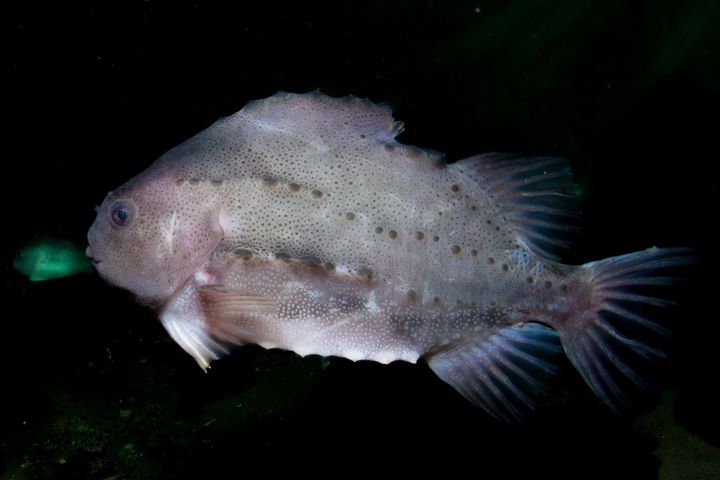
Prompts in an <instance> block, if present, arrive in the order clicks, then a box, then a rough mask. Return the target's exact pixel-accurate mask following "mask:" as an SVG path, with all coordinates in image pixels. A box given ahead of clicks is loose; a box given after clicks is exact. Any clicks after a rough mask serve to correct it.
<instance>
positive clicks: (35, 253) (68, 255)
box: [13, 238, 93, 282]
mask: <svg viewBox="0 0 720 480" xmlns="http://www.w3.org/2000/svg"><path fill="white" fill-rule="evenodd" d="M13 266H14V267H15V270H17V271H18V272H20V273H22V274H24V275H27V276H28V277H29V278H30V281H33V282H39V281H42V280H52V279H54V278H62V277H67V276H70V275H75V274H76V273H80V272H88V273H89V272H92V270H93V269H92V265H91V264H90V260H88V259H87V258H86V257H85V252H84V250H83V248H81V247H79V246H78V245H76V244H74V243H72V242H70V241H68V240H58V239H54V238H43V239H41V240H38V241H35V242H32V243H29V244H28V245H26V246H24V247H23V248H21V249H20V251H19V252H18V253H17V255H15V258H14V259H13Z"/></svg>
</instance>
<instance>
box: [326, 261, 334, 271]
mask: <svg viewBox="0 0 720 480" xmlns="http://www.w3.org/2000/svg"><path fill="white" fill-rule="evenodd" d="M325 268H327V269H328V270H335V264H334V263H332V262H327V263H326V264H325Z"/></svg>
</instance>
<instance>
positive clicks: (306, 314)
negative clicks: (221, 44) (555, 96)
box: [88, 93, 587, 367]
mask: <svg viewBox="0 0 720 480" xmlns="http://www.w3.org/2000/svg"><path fill="white" fill-rule="evenodd" d="M400 128H401V127H399V125H398V124H396V123H395V122H394V121H393V119H392V116H391V113H390V111H389V109H388V108H387V107H384V106H379V105H375V104H372V103H371V102H369V101H367V100H360V99H357V98H353V97H347V98H343V99H336V98H331V97H327V96H325V95H322V94H319V93H314V94H305V95H295V94H285V93H280V94H277V95H275V96H273V97H270V98H268V99H265V100H261V101H255V102H252V103H250V104H248V105H247V106H246V107H245V108H243V110H241V111H240V112H238V113H237V114H235V115H233V116H231V117H228V118H225V119H222V120H219V121H218V122H216V123H215V124H214V125H212V126H211V127H210V128H208V129H207V130H205V131H203V132H201V133H199V134H198V135H196V136H195V137H193V138H191V139H189V140H188V141H186V142H184V143H183V144H181V145H179V146H177V147H176V148H174V149H172V150H170V151H169V152H168V153H166V154H165V155H163V156H162V157H161V158H160V159H159V160H158V161H156V162H155V163H154V164H153V165H152V166H151V167H150V168H149V169H148V170H146V171H145V172H143V173H142V174H141V175H139V176H138V177H136V178H134V179H133V180H131V181H130V182H128V184H126V185H125V186H123V187H121V188H120V189H118V190H116V191H115V192H112V193H111V194H110V195H109V196H108V198H107V199H106V200H105V202H104V203H103V205H102V206H101V208H100V210H99V212H98V218H97V220H96V222H95V224H94V225H93V227H92V229H91V231H90V234H89V241H90V248H89V250H88V252H89V254H90V255H91V256H93V257H96V258H97V259H99V260H101V261H100V262H99V263H98V264H97V265H96V266H97V268H98V271H99V273H100V274H101V275H102V276H103V277H104V278H106V279H107V280H108V281H109V282H110V283H112V284H115V285H117V286H119V287H122V288H125V289H128V290H130V291H132V292H133V293H135V294H136V295H137V297H138V298H139V299H140V300H141V301H143V302H145V303H148V304H151V305H154V306H156V307H157V308H159V310H160V318H161V320H162V322H163V324H164V325H165V327H166V328H167V329H168V331H169V332H170V334H171V335H172V336H173V338H174V339H175V340H176V341H177V342H178V343H179V344H180V345H181V346H182V347H183V348H184V349H185V350H187V351H188V352H189V353H190V354H192V355H193V356H194V357H195V359H196V360H197V361H198V363H200V365H201V366H203V367H206V366H207V365H208V364H209V362H210V361H211V360H213V359H215V358H217V357H218V356H219V355H220V354H221V353H223V352H224V345H225V344H227V343H247V342H254V343H260V344H261V345H264V346H266V347H275V346H277V347H281V348H287V349H292V350H295V351H296V352H298V353H300V354H310V353H317V354H323V355H339V356H344V357H347V358H350V359H353V360H359V359H372V360H377V361H381V362H385V363H387V362H390V361H393V360H396V359H402V360H407V361H416V360H417V359H418V358H419V357H420V356H422V355H432V353H433V352H436V351H441V350H444V349H448V348H451V347H453V346H456V345H458V344H460V343H472V342H475V341H478V340H481V339H483V338H485V337H487V336H488V335H490V334H491V333H492V332H494V331H496V330H498V329H499V328H502V327H504V326H507V325H510V324H513V323H518V322H520V321H523V320H527V319H528V315H529V314H530V313H532V315H534V318H535V319H539V320H541V321H546V322H547V323H551V324H552V322H553V320H552V318H555V317H556V315H554V313H553V312H555V311H557V310H564V309H567V308H571V307H572V305H573V304H575V303H577V302H578V301H582V299H583V298H586V297H587V295H586V294H584V293H583V292H582V286H583V285H585V284H586V283H587V282H586V281H585V279H583V278H581V275H582V273H581V272H578V271H577V269H574V268H573V267H567V266H561V265H558V264H555V263H553V262H550V261H541V260H540V259H539V257H537V256H536V255H534V254H533V253H531V251H530V250H529V249H528V248H526V245H525V243H524V242H523V240H522V236H521V235H519V234H518V229H517V228H516V227H517V226H516V225H515V224H514V223H513V221H512V219H511V218H509V216H508V215H507V212H506V211H505V210H504V208H503V206H502V205H500V204H499V203H498V202H497V200H495V199H494V196H493V194H492V189H491V188H490V186H488V185H483V184H482V178H479V177H478V176H477V175H473V174H472V173H471V172H472V170H473V161H472V160H471V159H468V160H466V161H461V162H457V163H456V164H453V165H450V166H445V165H444V163H443V161H442V157H441V155H439V154H437V153H434V152H428V151H423V150H420V149H418V148H416V147H412V146H406V145H402V144H400V143H398V142H396V141H395V139H394V136H395V135H396V134H397V133H399V130H400ZM471 177H472V178H471ZM118 202H125V203H124V204H123V205H125V204H127V205H130V206H131V210H132V212H131V213H132V218H131V222H130V224H129V225H125V226H117V225H115V224H113V222H112V220H111V215H112V211H113V208H115V207H116V206H117V205H118ZM561 288H562V295H561V294H560V289H561ZM573 289H576V290H577V291H578V292H579V295H580V300H578V298H575V297H572V296H568V295H567V292H568V291H572V290H573Z"/></svg>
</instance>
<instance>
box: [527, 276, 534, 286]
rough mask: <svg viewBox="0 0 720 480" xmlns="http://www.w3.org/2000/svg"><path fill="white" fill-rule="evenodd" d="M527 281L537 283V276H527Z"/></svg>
mask: <svg viewBox="0 0 720 480" xmlns="http://www.w3.org/2000/svg"><path fill="white" fill-rule="evenodd" d="M527 283H529V284H533V283H535V277H532V276H530V277H527Z"/></svg>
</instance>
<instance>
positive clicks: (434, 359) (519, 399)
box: [428, 323, 562, 423]
mask: <svg viewBox="0 0 720 480" xmlns="http://www.w3.org/2000/svg"><path fill="white" fill-rule="evenodd" d="M561 351H562V350H561V348H560V346H559V344H558V338H557V334H556V333H555V332H554V331H553V330H552V329H551V328H550V327H546V326H544V325H541V324H537V323H528V324H518V325H514V326H511V327H506V328H503V329H501V330H499V331H497V332H496V333H494V334H493V335H490V336H489V337H487V338H485V339H484V340H481V341H479V342H478V343H475V344H471V345H467V346H464V347H462V348H459V349H455V350H449V351H443V352H439V353H436V354H433V355H431V356H429V358H428V363H429V365H430V367H431V368H432V369H433V371H435V373H437V375H438V376H439V377H440V378H442V379H443V380H444V381H446V382H447V383H449V384H450V385H452V386H453V387H455V389H456V390H458V391H459V392H460V393H461V394H462V395H463V396H464V397H465V398H467V399H468V400H470V401H471V402H472V403H474V404H475V405H478V406H480V407H482V408H484V409H485V410H487V411H488V412H489V413H490V414H492V415H493V416H495V417H497V418H499V419H502V420H505V421H507V422H513V423H514V422H517V421H520V420H521V419H522V418H523V417H524V416H525V414H526V413H527V412H528V411H529V410H532V409H534V407H535V401H534V399H533V398H534V397H536V396H537V395H539V394H542V393H545V391H546V389H545V388H544V386H543V378H545V377H549V376H550V375H552V374H553V373H555V371H556V370H557V368H556V366H555V365H556V362H557V356H558V355H559V354H560V353H561Z"/></svg>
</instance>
